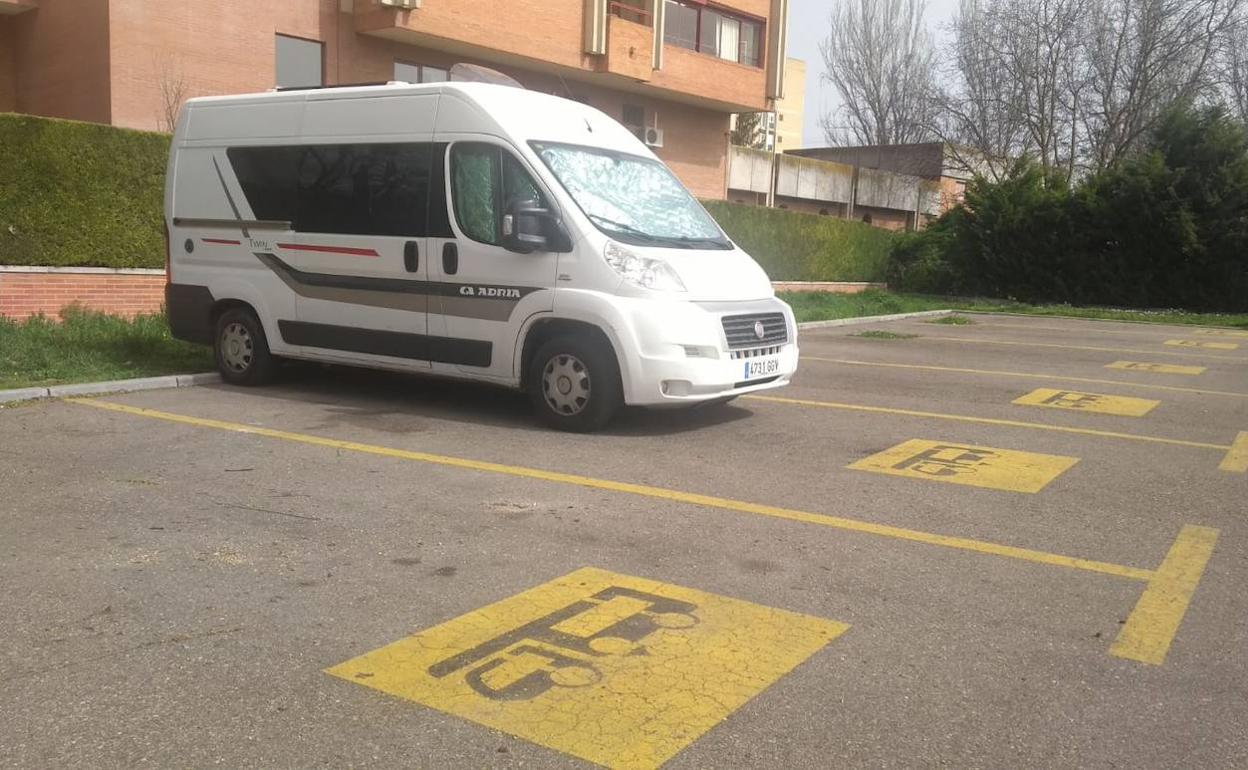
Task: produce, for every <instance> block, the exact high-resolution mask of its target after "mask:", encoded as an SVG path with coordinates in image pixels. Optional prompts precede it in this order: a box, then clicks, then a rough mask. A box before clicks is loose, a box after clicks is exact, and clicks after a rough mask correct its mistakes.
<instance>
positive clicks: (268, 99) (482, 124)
mask: <svg viewBox="0 0 1248 770" xmlns="http://www.w3.org/2000/svg"><path fill="white" fill-rule="evenodd" d="M429 94H440V95H442V96H443V100H442V101H441V103H440V104H439V108H438V130H439V131H440V132H447V133H492V134H496V135H499V136H506V137H508V138H510V139H511V140H512V141H513V142H514V143H516V144H518V145H520V144H524V143H526V142H528V141H547V142H563V143H570V144H584V145H591V146H597V147H605V148H608V149H613V150H619V151H623V152H629V153H632V154H637V155H651V153H650V152H649V151H648V149H647V148H646V147H645V145H643V144H642V143H641V142H639V141H637V139H636V137H634V136H633V135H632V133H631V132H630V131H629V130H628V129H626V128H624V126H622V125H621V124H620V123H619V122H617V121H616V120H615V119H614V118H612V117H611V116H609V115H607V114H606V113H604V112H602V111H600V110H598V109H595V108H594V107H591V106H590V105H587V104H584V103H581V102H577V101H573V100H571V99H565V98H563V97H559V96H553V95H550V94H544V93H541V92H540V91H529V90H526V89H523V88H516V87H514V86H504V85H495V84H492V83H465V82H443V83H421V84H414V83H387V84H384V85H363V86H342V87H335V88H312V89H306V90H289V91H269V92H264V93H253V94H238V95H230V96H206V97H198V98H195V99H190V100H188V101H187V109H188V111H190V112H196V111H199V110H204V109H214V108H222V107H225V108H228V107H246V106H256V107H261V106H264V107H269V106H274V107H276V106H277V105H285V106H286V108H287V109H290V108H294V109H298V108H297V107H295V105H297V104H299V103H305V104H311V103H320V102H333V101H347V100H355V99H370V100H371V99H379V98H380V99H387V98H392V97H403V96H412V95H429ZM448 96H449V97H452V99H453V101H448V100H446V98H445V97H448ZM283 111H285V110H283ZM193 122H197V121H193ZM214 122H215V121H214ZM200 125H202V123H201V124H200ZM191 133H192V136H187V137H185V138H186V139H192V140H194V139H208V138H209V137H208V136H205V135H203V134H201V133H200V132H199V131H197V130H194V129H192V132H191ZM231 133H233V132H231ZM213 138H222V139H225V138H243V137H240V136H238V135H237V134H235V135H234V136H232V137H226V136H218V137H213Z"/></svg>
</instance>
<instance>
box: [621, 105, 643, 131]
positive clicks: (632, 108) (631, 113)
mask: <svg viewBox="0 0 1248 770" xmlns="http://www.w3.org/2000/svg"><path fill="white" fill-rule="evenodd" d="M621 117H623V118H624V119H623V120H622V121H620V122H621V123H623V124H624V125H626V126H644V125H645V124H646V110H645V108H644V107H641V106H640V105H636V104H626V105H624V112H623V115H622V116H621Z"/></svg>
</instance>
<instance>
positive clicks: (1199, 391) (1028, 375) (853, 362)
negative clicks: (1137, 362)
mask: <svg viewBox="0 0 1248 770" xmlns="http://www.w3.org/2000/svg"><path fill="white" fill-rule="evenodd" d="M802 360H803V361H820V362H822V363H827V364H847V365H849V366H878V367H882V368H885V369H915V370H918V371H927V372H949V373H950V374H979V375H983V376H985V377H1021V378H1024V379H1029V380H1050V381H1058V382H1084V383H1089V384H1093V385H1124V386H1126V387H1129V388H1143V389H1146V390H1165V391H1169V392H1171V393H1194V394H1196V395H1201V396H1230V397H1231V398H1248V393H1236V392H1234V391H1230V390H1206V389H1205V388H1182V387H1179V386H1177V385H1154V384H1153V383H1151V382H1125V381H1123V380H1102V379H1097V378H1094V377H1068V376H1065V375H1061V374H1041V373H1037V372H1008V371H998V370H995V369H964V368H961V367H956V366H930V365H927V364H896V363H889V362H884V361H859V360H857V359H853V358H820V357H819V356H802ZM1194 368H1197V369H1200V368H1202V367H1194Z"/></svg>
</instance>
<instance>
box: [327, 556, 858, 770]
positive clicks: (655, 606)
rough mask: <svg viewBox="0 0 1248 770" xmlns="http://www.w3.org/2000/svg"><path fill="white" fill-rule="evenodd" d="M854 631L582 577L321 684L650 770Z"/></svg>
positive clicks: (361, 660)
mask: <svg viewBox="0 0 1248 770" xmlns="http://www.w3.org/2000/svg"><path fill="white" fill-rule="evenodd" d="M621 600H627V602H628V608H629V611H628V612H627V613H626V614H623V613H622V614H620V615H619V616H618V617H616V619H615V622H613V623H611V624H609V625H606V626H603V627H602V628H601V629H599V630H598V631H595V632H594V633H593V634H592V635H591V636H589V637H586V636H581V635H576V634H569V633H566V632H565V631H563V630H562V626H563V625H565V624H567V623H569V622H572V621H573V620H574V619H575V618H579V617H583V616H585V615H590V614H593V613H595V612H596V611H598V610H600V609H601V608H602V607H604V606H605V605H606V604H610V603H612V602H616V603H617V604H616V608H617V609H618V608H620V607H622V606H623V605H620V604H618V602H620V601H621ZM612 613H614V610H612ZM608 614H611V613H608ZM569 616H570V617H569ZM565 617H566V618H567V620H563V621H562V622H560V620H561V619H562V618H565ZM601 619H602V618H601V617H599V618H597V619H596V620H594V621H590V622H589V623H588V625H589V626H594V625H596V624H597V620H601ZM848 628H849V626H847V625H845V624H844V623H837V622H835V621H831V620H824V619H822V618H816V617H811V616H809V615H800V614H798V613H795V612H788V611H786V610H779V609H773V608H770V607H763V606H760V605H757V604H753V603H750V602H745V601H741V600H738V599H730V598H727V597H724V596H718V595H715V594H710V593H705V592H702V591H695V590H693V589H689V588H683V587H680V586H674V585H669V584H666V583H659V582H656V581H653V580H645V579H642V578H636V577H630V576H627V575H618V574H614V573H611V572H606V571H604V570H600V569H593V568H585V569H580V570H577V571H576V572H573V573H571V574H569V575H565V576H564V577H561V578H557V579H555V580H552V581H551V582H549V583H545V584H543V585H540V586H537V587H535V588H532V589H529V590H528V591H525V592H523V593H520V594H517V595H516V596H512V597H511V598H508V599H504V600H502V601H500V602H496V603H495V604H491V605H489V606H488V607H483V608H481V609H479V610H475V611H473V612H469V613H467V614H466V615H462V616H460V617H458V618H455V619H454V620H451V621H448V622H446V623H443V624H441V625H438V626H435V627H433V628H429V629H426V630H424V631H421V632H419V633H417V634H414V635H413V636H409V637H407V638H405V639H400V640H399V641H396V642H394V643H392V644H389V645H387V646H385V647H382V648H380V649H378V650H374V651H373V652H369V653H366V654H364V655H361V656H360V657H358V658H354V659H352V660H348V661H346V662H345V663H341V664H339V665H337V666H334V667H332V668H329V669H326V673H329V674H331V675H333V676H336V677H339V678H341V679H345V680H347V681H348V682H355V683H357V684H362V685H364V686H366V687H371V688H374V689H377V690H380V691H382V692H385V693H388V694H390V695H394V696H397V697H399V698H404V699H406V700H409V701H414V702H416V703H420V704H422V705H425V706H428V707H430V708H434V709H437V710H439V711H443V712H445V713H448V714H453V715H455V716H459V717H462V718H464V719H467V720H470V721H472V722H476V723H477V724H481V725H485V726H487V727H492V728H495V729H497V730H502V731H504V732H507V733H510V734H512V735H515V736H518V737H520V738H524V739H526V740H529V741H532V742H533V743H536V744H539V745H542V746H546V747H548V748H551V749H555V750H557V751H562V752H564V753H566V754H571V755H572V756H575V757H579V758H581V759H584V760H588V761H590V762H596V763H598V764H600V765H604V766H608V767H615V768H656V767H659V766H660V765H662V764H663V763H664V762H666V761H667V760H668V759H670V758H671V757H673V756H674V755H675V754H676V753H677V752H679V751H680V750H681V749H683V748H685V747H686V746H688V745H689V744H691V743H693V742H694V741H696V740H697V739H698V738H700V737H701V736H702V734H703V733H705V732H706V731H707V730H709V729H711V728H712V727H714V726H715V725H717V724H719V723H720V722H722V721H723V720H724V719H726V718H727V717H728V716H729V715H730V714H732V713H733V712H734V711H736V710H737V709H738V708H740V707H741V706H743V705H744V704H745V703H746V702H748V701H749V700H750V699H751V698H753V697H754V696H756V695H758V694H759V693H761V692H762V691H764V690H766V689H767V688H768V687H770V686H771V685H772V684H774V683H775V682H776V681H778V680H779V679H781V678H782V677H784V676H785V675H786V674H788V673H789V672H791V671H792V670H793V669H794V668H796V667H797V666H798V665H799V664H800V663H802V662H803V661H805V660H806V659H808V658H809V657H810V656H812V655H814V654H815V653H816V652H819V651H820V650H821V649H823V648H824V647H825V646H826V645H827V644H828V643H829V642H831V641H832V640H834V639H836V638H837V637H839V636H840V635H841V634H843V633H844V632H845V631H846V629H848Z"/></svg>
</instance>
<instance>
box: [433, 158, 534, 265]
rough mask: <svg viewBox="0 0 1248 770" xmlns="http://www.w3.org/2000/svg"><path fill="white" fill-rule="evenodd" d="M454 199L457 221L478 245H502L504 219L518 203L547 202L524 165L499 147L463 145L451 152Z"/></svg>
mask: <svg viewBox="0 0 1248 770" xmlns="http://www.w3.org/2000/svg"><path fill="white" fill-rule="evenodd" d="M451 199H452V202H453V204H454V208H455V221H457V222H458V223H459V229H461V230H463V231H464V235H467V236H468V237H469V238H471V239H473V240H474V241H480V242H481V243H488V244H492V245H498V244H500V243H502V237H501V235H500V233H501V222H502V215H503V213H505V212H506V210H507V209H508V208H509V207H510V206H511V205H512V204H514V203H516V202H518V201H536V202H537V203H538V205H541V206H545V205H546V198H545V196H544V195H542V193H541V191H540V190H539V189H538V187H537V184H536V183H535V182H534V181H533V177H532V176H530V175H529V172H528V171H527V170H526V169H525V168H524V166H522V165H521V164H520V161H518V160H516V158H515V157H514V156H513V155H512V154H511V153H509V152H506V151H504V150H503V149H502V148H501V147H499V146H498V145H493V144H482V143H477V142H461V143H459V144H456V145H455V146H453V147H452V148H451Z"/></svg>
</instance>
